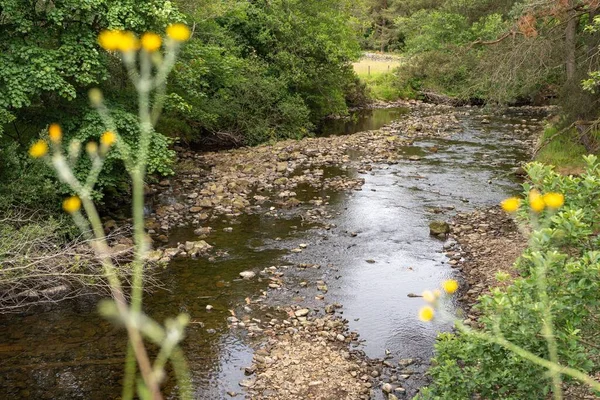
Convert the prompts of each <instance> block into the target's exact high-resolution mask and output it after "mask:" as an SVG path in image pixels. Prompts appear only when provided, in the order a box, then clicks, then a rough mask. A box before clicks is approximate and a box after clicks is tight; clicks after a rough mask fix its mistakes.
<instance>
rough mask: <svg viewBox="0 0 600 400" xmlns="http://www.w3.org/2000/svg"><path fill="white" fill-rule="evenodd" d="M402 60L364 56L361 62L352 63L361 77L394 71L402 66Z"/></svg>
mask: <svg viewBox="0 0 600 400" xmlns="http://www.w3.org/2000/svg"><path fill="white" fill-rule="evenodd" d="M400 64H401V63H400V60H399V59H398V60H372V59H369V58H363V59H361V60H360V61H359V62H356V63H354V64H352V65H353V66H354V71H355V72H356V74H357V75H358V76H359V77H360V78H365V77H369V76H377V75H382V74H386V73H388V72H392V71H393V70H394V69H395V68H397V67H399V66H400Z"/></svg>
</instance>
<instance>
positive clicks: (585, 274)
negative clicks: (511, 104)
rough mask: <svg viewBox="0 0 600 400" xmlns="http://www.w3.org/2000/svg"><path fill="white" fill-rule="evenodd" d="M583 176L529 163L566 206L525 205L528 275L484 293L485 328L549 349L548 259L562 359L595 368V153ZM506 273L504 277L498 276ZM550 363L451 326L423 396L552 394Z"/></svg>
mask: <svg viewBox="0 0 600 400" xmlns="http://www.w3.org/2000/svg"><path fill="white" fill-rule="evenodd" d="M586 161H587V164H588V166H587V171H586V172H585V174H583V175H582V176H580V177H573V176H561V175H558V174H557V173H555V172H554V171H553V169H552V167H548V166H544V165H542V164H538V163H533V164H530V165H529V166H528V168H527V172H528V174H529V177H530V181H529V182H528V183H525V184H524V192H525V194H527V193H529V192H530V190H531V189H532V188H534V187H535V188H537V189H539V190H540V191H542V192H559V193H563V194H564V196H565V207H564V208H562V209H561V210H560V211H558V212H549V211H544V213H543V214H542V215H539V216H538V215H537V214H535V213H530V212H529V211H528V210H527V207H522V208H521V211H520V213H519V219H520V220H521V221H522V222H524V223H527V224H529V225H530V228H531V229H533V230H534V231H535V233H534V234H533V235H532V240H531V241H530V243H529V247H528V249H527V250H526V251H525V253H524V254H523V255H522V257H521V258H520V259H519V260H518V261H517V264H516V268H517V269H518V270H519V272H520V274H521V278H519V279H516V280H515V281H514V282H513V283H512V285H510V286H508V288H506V289H499V288H498V289H494V290H493V291H492V293H491V294H489V295H486V296H483V297H481V298H480V302H479V304H478V306H477V307H478V309H479V310H480V311H481V312H482V314H483V316H482V317H481V319H480V322H481V323H482V324H483V326H484V327H483V330H484V331H485V332H490V333H491V334H493V335H497V333H496V332H494V327H495V326H499V328H500V330H501V333H502V335H503V336H504V338H506V339H507V340H509V341H510V342H512V343H514V344H516V345H518V346H520V347H522V348H524V349H526V350H528V351H530V352H532V353H534V354H535V355H538V356H540V357H542V358H546V359H547V357H548V348H547V346H546V342H545V340H544V337H543V334H541V333H540V332H541V331H542V325H543V318H544V314H543V312H542V307H541V306H540V304H541V301H542V300H541V298H540V296H539V291H538V286H539V278H540V277H539V276H537V274H538V273H539V272H538V269H537V267H536V266H538V265H539V263H544V265H545V266H546V267H547V270H546V277H547V288H546V290H545V293H546V294H547V296H548V298H549V301H550V305H551V311H552V316H553V319H554V337H555V338H556V341H557V344H558V356H559V361H560V363H561V364H562V365H566V366H570V367H575V368H577V369H580V370H582V371H585V372H588V373H592V374H593V373H596V372H597V370H598V363H597V360H598V357H599V356H600V353H599V352H598V347H597V346H596V345H595V343H596V342H597V340H596V338H595V335H596V332H597V331H598V328H600V326H599V321H598V319H597V314H598V311H599V307H600V295H599V293H600V286H599V282H598V273H599V271H600V253H599V252H598V250H597V249H598V245H599V244H600V242H599V237H598V233H597V232H598V220H599V218H598V217H599V214H598V204H599V202H600V165H599V164H598V162H597V158H596V157H595V156H589V157H588V158H587V159H586ZM499 278H502V277H499ZM545 372H546V371H545V369H544V368H542V367H539V366H537V365H534V364H532V363H531V362H529V361H527V360H525V359H523V358H521V357H520V356H518V355H516V354H514V353H512V352H510V351H508V350H506V349H505V348H504V347H502V346H500V345H498V344H495V343H491V342H489V341H487V340H483V339H482V338H481V337H477V336H474V335H470V334H463V333H460V334H444V335H441V336H440V338H439V340H438V343H437V345H436V358H435V359H434V367H433V368H431V370H430V373H431V375H432V377H433V379H434V382H433V384H432V385H431V386H430V387H429V388H427V389H426V390H424V391H423V392H422V394H421V395H420V396H419V398H420V399H467V398H473V396H476V395H478V396H480V397H482V398H486V399H524V398H527V399H545V398H548V393H549V391H550V388H551V384H550V378H549V377H548V375H547V374H545Z"/></svg>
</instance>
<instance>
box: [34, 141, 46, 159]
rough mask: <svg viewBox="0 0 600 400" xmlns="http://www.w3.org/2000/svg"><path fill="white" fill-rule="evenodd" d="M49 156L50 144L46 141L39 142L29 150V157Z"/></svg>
mask: <svg viewBox="0 0 600 400" xmlns="http://www.w3.org/2000/svg"><path fill="white" fill-rule="evenodd" d="M46 154H48V143H46V142H45V141H44V140H41V139H40V140H38V141H37V142H35V143H34V144H33V145H32V146H31V147H30V148H29V155H30V156H31V157H33V158H40V157H44V156H45V155H46Z"/></svg>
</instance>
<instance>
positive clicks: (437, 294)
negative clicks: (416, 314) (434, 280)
mask: <svg viewBox="0 0 600 400" xmlns="http://www.w3.org/2000/svg"><path fill="white" fill-rule="evenodd" d="M433 295H434V296H435V298H436V299H439V298H440V297H442V291H441V290H440V289H435V290H434V291H433Z"/></svg>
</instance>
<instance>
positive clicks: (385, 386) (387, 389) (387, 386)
mask: <svg viewBox="0 0 600 400" xmlns="http://www.w3.org/2000/svg"><path fill="white" fill-rule="evenodd" d="M392 389H393V388H392V385H390V384H389V383H384V384H383V386H382V387H381V390H383V391H384V392H386V393H391V392H392Z"/></svg>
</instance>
